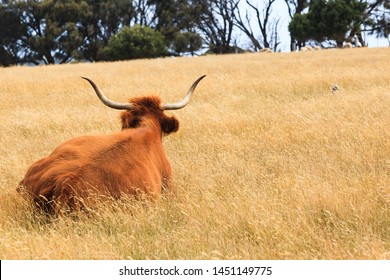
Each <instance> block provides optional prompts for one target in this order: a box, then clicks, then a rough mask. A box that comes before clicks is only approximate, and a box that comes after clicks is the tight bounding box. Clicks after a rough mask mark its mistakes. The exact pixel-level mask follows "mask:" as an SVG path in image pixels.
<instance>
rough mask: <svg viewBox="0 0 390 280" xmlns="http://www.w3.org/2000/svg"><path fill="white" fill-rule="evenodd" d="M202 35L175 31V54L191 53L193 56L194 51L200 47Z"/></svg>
mask: <svg viewBox="0 0 390 280" xmlns="http://www.w3.org/2000/svg"><path fill="white" fill-rule="evenodd" d="M202 44H203V40H202V37H201V36H200V35H199V34H198V33H195V32H177V33H176V34H175V38H174V41H173V50H174V51H175V53H176V54H178V55H180V54H182V53H191V55H192V56H193V55H194V54H195V51H197V50H199V49H200V48H201V47H202Z"/></svg>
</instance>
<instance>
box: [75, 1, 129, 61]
mask: <svg viewBox="0 0 390 280" xmlns="http://www.w3.org/2000/svg"><path fill="white" fill-rule="evenodd" d="M82 2H85V3H87V7H86V11H85V14H84V15H83V16H82V17H80V18H79V21H78V26H79V30H80V32H81V34H82V37H83V43H82V46H81V48H80V55H81V57H82V58H83V59H86V60H89V61H99V60H102V59H103V58H104V54H103V53H104V51H103V49H104V47H105V46H106V45H107V44H108V40H109V39H110V37H111V36H113V35H114V34H116V33H117V32H118V31H119V30H121V29H122V28H123V27H125V26H129V25H130V23H131V22H132V20H134V18H135V10H134V7H133V3H132V1H131V0H82Z"/></svg>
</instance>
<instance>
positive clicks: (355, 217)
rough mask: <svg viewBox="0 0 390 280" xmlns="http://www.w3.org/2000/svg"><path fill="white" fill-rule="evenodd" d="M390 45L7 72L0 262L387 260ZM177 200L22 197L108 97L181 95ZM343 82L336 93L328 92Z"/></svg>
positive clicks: (98, 123) (0, 86)
mask: <svg viewBox="0 0 390 280" xmlns="http://www.w3.org/2000/svg"><path fill="white" fill-rule="evenodd" d="M389 57H390V48H383V49H367V48H366V49H351V50H337V51H319V52H306V53H273V54H242V55H226V56H205V57H198V58H175V59H173V58H166V59H155V60H137V61H129V62H115V63H93V64H88V63H86V64H74V65H62V66H45V67H34V68H30V67H12V68H0V112H1V120H0V135H1V139H0V160H1V161H0V258H1V259H390V76H389V73H390V64H389V63H388V58H389ZM202 74H207V77H206V79H204V80H203V81H202V82H201V83H200V84H199V86H198V88H197V90H196V92H195V94H194V96H193V99H192V101H191V103H190V104H189V105H188V106H187V107H186V108H184V109H182V110H179V111H177V112H174V114H175V115H176V116H177V117H178V119H179V120H180V123H181V127H180V129H179V131H178V132H177V133H176V134H172V135H170V136H168V137H166V138H164V146H165V151H166V154H167V156H168V158H169V159H170V162H171V165H172V168H173V172H174V180H175V187H176V192H175V194H172V195H168V196H164V197H162V199H161V200H160V201H158V202H157V203H153V204H152V203H147V202H140V201H133V200H132V199H128V200H125V201H118V202H115V201H114V202H112V203H108V204H107V205H106V206H103V207H101V209H99V210H97V212H96V213H95V215H92V216H86V215H79V216H78V217H77V218H74V217H62V218H58V219H54V220H46V219H44V218H43V217H39V216H37V215H36V214H34V212H33V211H32V209H31V208H30V206H29V205H28V203H26V201H24V200H23V199H22V198H21V197H19V195H18V194H17V193H16V192H15V187H16V186H17V184H18V182H19V180H20V179H21V178H22V177H23V175H24V173H25V171H26V169H27V168H28V167H29V165H30V164H32V163H33V162H34V161H35V160H38V159H40V158H42V157H44V156H46V155H47V154H48V153H50V152H51V151H52V150H53V149H54V148H55V147H56V146H57V145H59V144H61V143H62V142H63V141H65V140H67V139H69V138H72V137H75V136H79V135H85V134H109V133H112V132H114V131H118V130H119V129H120V125H119V119H118V112H117V111H114V110H111V109H109V108H107V107H105V106H104V105H102V104H101V103H100V101H99V100H98V99H97V98H96V96H95V95H94V93H93V91H92V89H91V88H90V86H89V85H88V84H87V83H86V82H85V81H84V80H82V79H80V76H87V77H90V78H91V79H93V80H94V81H95V82H96V83H97V84H98V85H99V87H100V88H101V89H102V90H103V91H104V92H105V93H106V94H107V95H108V96H110V97H111V98H113V99H116V100H118V101H125V100H127V99H128V98H130V97H134V96H138V95H147V94H149V93H151V92H152V93H156V94H158V95H159V96H160V97H161V98H162V99H163V100H164V101H165V102H173V101H176V100H177V99H180V98H181V97H182V96H183V95H184V94H185V92H186V91H187V89H188V87H189V86H190V85H191V83H192V82H193V81H194V80H195V79H196V78H197V77H199V76H200V75H202ZM334 84H338V85H339V87H340V91H338V92H337V93H336V94H332V92H331V87H332V85H334Z"/></svg>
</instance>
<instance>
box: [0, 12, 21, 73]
mask: <svg viewBox="0 0 390 280" xmlns="http://www.w3.org/2000/svg"><path fill="white" fill-rule="evenodd" d="M23 34H25V29H24V27H23V26H22V25H21V23H20V21H19V18H18V16H17V15H16V14H15V13H14V12H13V10H12V9H10V8H9V7H7V6H0V65H2V66H10V65H14V64H17V63H18V62H19V57H18V51H19V49H20V47H21V46H20V44H21V42H20V38H21V37H22V36H23Z"/></svg>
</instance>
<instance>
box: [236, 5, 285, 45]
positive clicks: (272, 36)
mask: <svg viewBox="0 0 390 280" xmlns="http://www.w3.org/2000/svg"><path fill="white" fill-rule="evenodd" d="M275 1H276V0H264V2H263V5H264V6H263V8H262V10H260V8H259V7H258V6H256V5H255V4H253V3H252V2H253V1H249V0H246V1H245V2H246V4H247V6H248V7H249V9H247V10H246V11H245V18H243V16H242V15H241V11H240V10H239V9H236V12H235V13H234V23H235V25H236V26H237V27H238V28H239V29H240V30H241V31H242V32H244V34H245V35H246V36H247V37H248V38H249V39H250V40H251V43H252V48H253V50H254V51H258V50H260V49H262V48H272V49H273V50H274V51H276V49H277V47H278V45H279V44H280V42H279V38H278V31H279V19H272V18H271V13H272V5H273V4H274V3H275ZM251 12H253V13H254V14H255V21H252V19H251V16H250V15H251ZM253 22H256V23H257V26H258V27H259V29H260V34H259V36H256V35H255V34H254V32H253V29H252V24H253Z"/></svg>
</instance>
